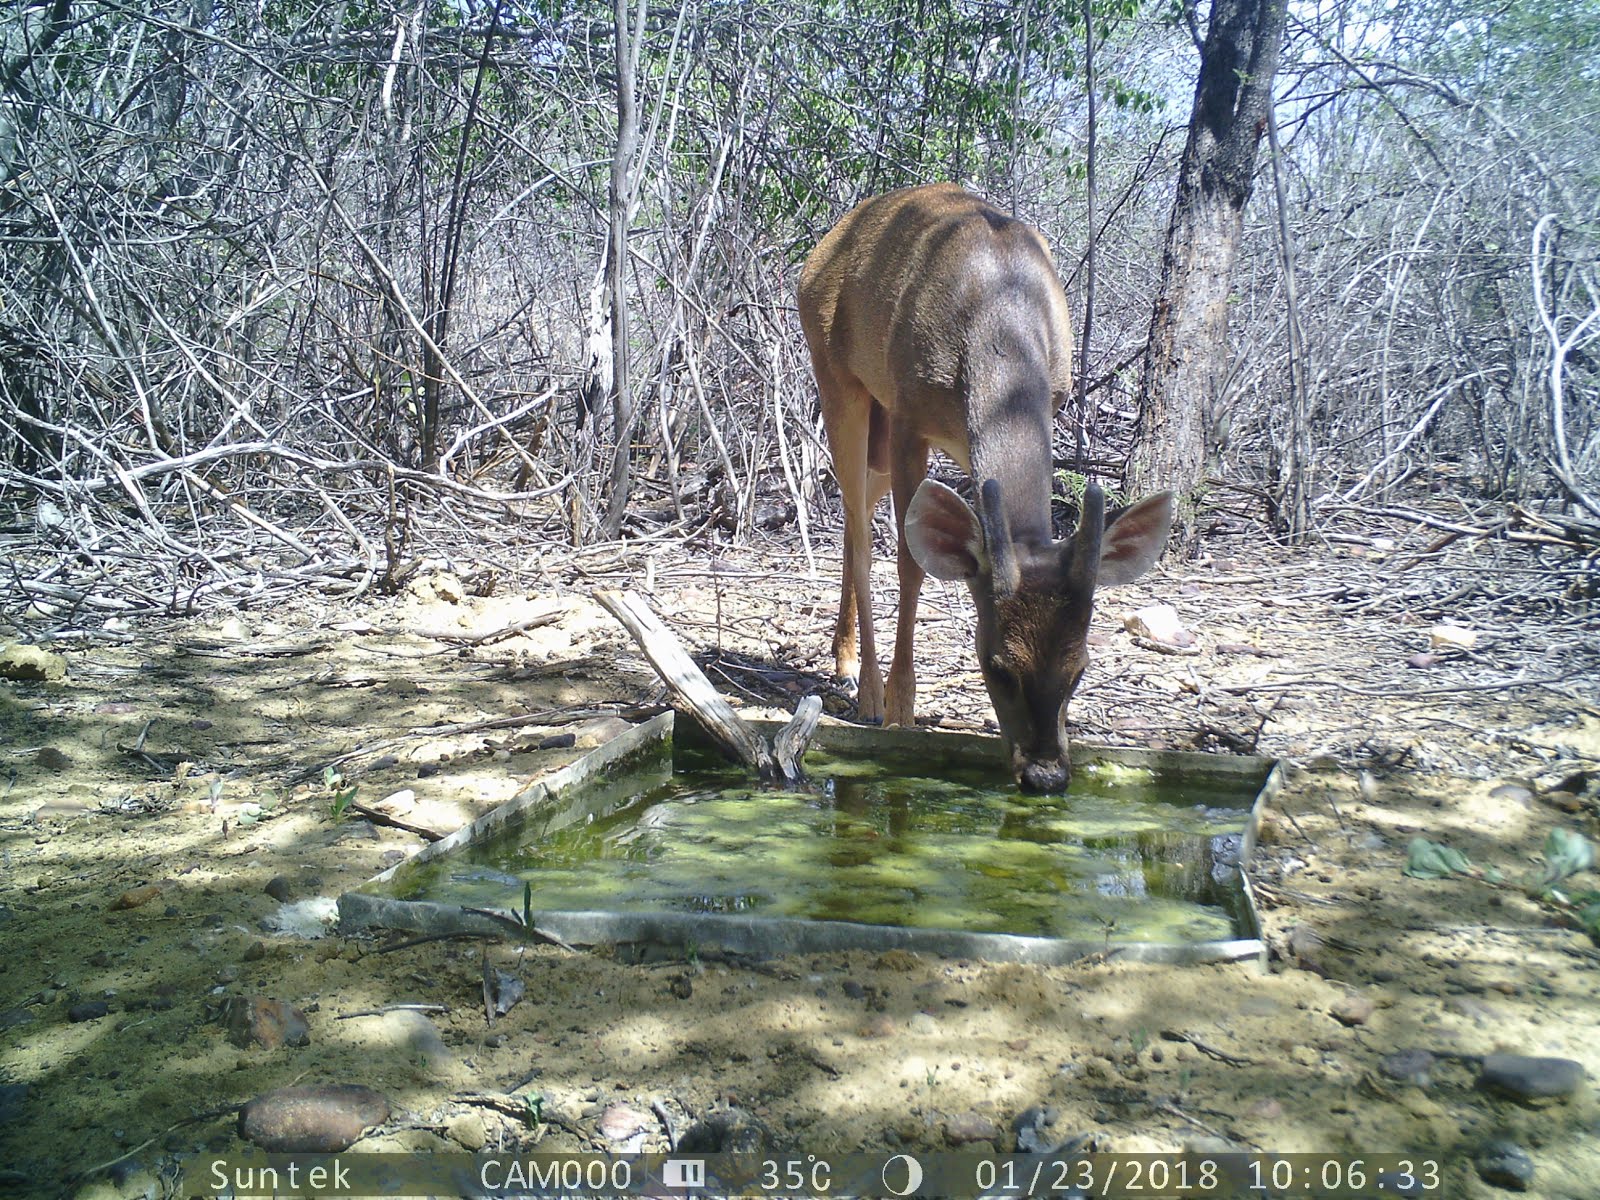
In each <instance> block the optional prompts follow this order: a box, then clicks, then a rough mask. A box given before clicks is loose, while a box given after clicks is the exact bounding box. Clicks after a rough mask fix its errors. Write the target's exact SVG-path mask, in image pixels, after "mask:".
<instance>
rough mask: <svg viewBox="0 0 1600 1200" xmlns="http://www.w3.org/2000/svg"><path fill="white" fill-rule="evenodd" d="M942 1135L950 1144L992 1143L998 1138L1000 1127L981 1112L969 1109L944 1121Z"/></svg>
mask: <svg viewBox="0 0 1600 1200" xmlns="http://www.w3.org/2000/svg"><path fill="white" fill-rule="evenodd" d="M944 1136H945V1140H946V1141H948V1142H949V1143H950V1144H951V1145H952V1146H968V1145H971V1144H972V1143H974V1142H989V1143H990V1144H993V1143H995V1142H998V1141H999V1140H1000V1127H999V1126H998V1125H996V1124H995V1123H994V1122H993V1121H992V1120H990V1119H989V1118H988V1117H986V1116H984V1115H983V1114H982V1113H979V1112H972V1111H970V1110H969V1111H967V1112H963V1113H957V1114H956V1115H955V1116H953V1117H951V1118H949V1119H948V1120H947V1121H945V1124H944Z"/></svg>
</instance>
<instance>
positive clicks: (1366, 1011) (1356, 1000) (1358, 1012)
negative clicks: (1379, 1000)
mask: <svg viewBox="0 0 1600 1200" xmlns="http://www.w3.org/2000/svg"><path fill="white" fill-rule="evenodd" d="M1377 1011H1378V1006H1377V1004H1376V1003H1375V1002H1374V1001H1373V999H1372V998H1371V997H1370V996H1363V995H1362V994H1361V993H1360V992H1346V993H1345V994H1344V995H1343V996H1340V997H1339V998H1338V999H1337V1000H1335V1001H1334V1002H1333V1003H1332V1004H1331V1005H1330V1006H1329V1008H1328V1015H1329V1016H1331V1017H1332V1018H1333V1019H1334V1020H1335V1021H1338V1022H1339V1024H1341V1025H1365V1024H1366V1023H1367V1022H1368V1021H1370V1020H1372V1014H1373V1013H1375V1012H1377Z"/></svg>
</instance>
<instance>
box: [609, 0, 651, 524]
mask: <svg viewBox="0 0 1600 1200" xmlns="http://www.w3.org/2000/svg"><path fill="white" fill-rule="evenodd" d="M636 2H637V5H638V7H637V8H635V9H634V10H633V18H634V27H633V29H632V31H631V32H630V30H629V28H628V16H629V11H628V0H615V5H614V10H613V17H614V20H615V24H616V39H617V56H616V57H617V145H616V152H615V154H613V156H612V159H611V197H610V200H611V204H610V207H611V241H610V251H609V252H610V255H611V259H610V262H609V263H608V274H607V286H608V290H609V291H610V293H611V411H612V413H613V414H614V416H615V420H614V422H613V424H615V426H616V434H617V444H616V449H615V457H613V458H612V460H611V487H610V495H609V497H608V498H607V502H606V515H605V520H604V521H603V522H602V523H601V532H602V533H603V534H604V535H605V536H606V537H608V538H614V537H616V536H617V535H618V534H619V533H620V532H621V531H622V517H623V514H624V513H625V512H626V511H627V508H628V480H629V474H630V471H629V454H628V451H629V439H630V438H631V437H632V434H633V385H632V383H631V382H630V381H629V378H628V295H627V284H628V219H629V217H631V216H632V214H633V192H634V177H633V157H634V153H635V152H636V151H637V149H638V146H639V110H638V106H637V104H636V103H635V101H634V84H635V81H636V79H637V76H638V70H639V43H640V42H641V41H643V40H644V19H645V12H646V9H647V7H648V0H636Z"/></svg>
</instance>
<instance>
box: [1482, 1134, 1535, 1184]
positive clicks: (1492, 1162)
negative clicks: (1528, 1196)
mask: <svg viewBox="0 0 1600 1200" xmlns="http://www.w3.org/2000/svg"><path fill="white" fill-rule="evenodd" d="M1472 1162H1473V1165H1474V1166H1475V1167H1477V1168H1478V1176H1479V1177H1480V1178H1481V1179H1482V1180H1483V1181H1484V1182H1485V1183H1492V1184H1494V1185H1495V1186H1496V1187H1503V1188H1509V1189H1510V1190H1511V1191H1513V1192H1525V1191H1527V1190H1528V1187H1529V1185H1530V1184H1532V1183H1533V1159H1531V1158H1529V1157H1528V1152H1527V1151H1526V1150H1524V1149H1523V1148H1522V1147H1521V1146H1519V1145H1517V1144H1516V1143H1515V1142H1508V1141H1504V1140H1500V1139H1496V1140H1495V1141H1492V1142H1488V1143H1486V1144H1485V1145H1484V1147H1483V1149H1481V1150H1479V1151H1478V1153H1477V1155H1476V1156H1475V1157H1474V1158H1473V1160H1472Z"/></svg>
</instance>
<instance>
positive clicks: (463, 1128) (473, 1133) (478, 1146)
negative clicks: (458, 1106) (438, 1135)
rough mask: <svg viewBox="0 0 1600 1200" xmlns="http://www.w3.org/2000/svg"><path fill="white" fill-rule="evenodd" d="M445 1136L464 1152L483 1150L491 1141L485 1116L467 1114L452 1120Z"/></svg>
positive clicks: (445, 1129) (446, 1127) (474, 1113)
mask: <svg viewBox="0 0 1600 1200" xmlns="http://www.w3.org/2000/svg"><path fill="white" fill-rule="evenodd" d="M444 1132H445V1136H446V1137H448V1138H449V1139H450V1140H451V1141H452V1142H454V1143H455V1144H456V1145H458V1146H460V1147H461V1148H462V1149H463V1150H472V1151H478V1150H482V1149H483V1148H484V1146H485V1145H487V1144H488V1141H489V1131H488V1129H487V1128H486V1127H485V1125H484V1122H483V1114H482V1113H476V1112H466V1113H462V1114H460V1115H459V1116H455V1117H452V1118H450V1121H449V1122H448V1123H447V1124H446V1125H445V1127H444Z"/></svg>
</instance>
